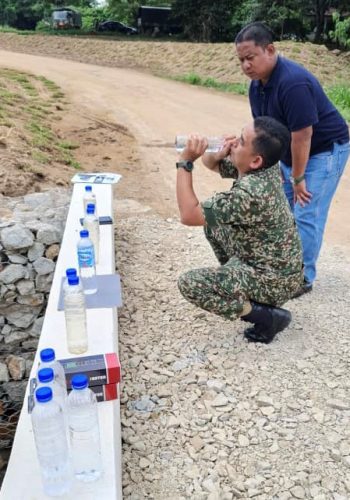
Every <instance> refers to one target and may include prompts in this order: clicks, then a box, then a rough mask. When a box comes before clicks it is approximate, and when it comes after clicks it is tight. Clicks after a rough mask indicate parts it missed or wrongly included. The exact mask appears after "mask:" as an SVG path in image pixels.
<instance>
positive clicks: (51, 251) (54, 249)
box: [45, 243, 60, 261]
mask: <svg viewBox="0 0 350 500" xmlns="http://www.w3.org/2000/svg"><path fill="white" fill-rule="evenodd" d="M59 253H60V246H59V245H58V244H57V243H55V244H54V245H50V246H49V247H48V248H47V249H46V250H45V257H47V258H48V259H49V260H54V261H56V260H57V257H58V254H59Z"/></svg>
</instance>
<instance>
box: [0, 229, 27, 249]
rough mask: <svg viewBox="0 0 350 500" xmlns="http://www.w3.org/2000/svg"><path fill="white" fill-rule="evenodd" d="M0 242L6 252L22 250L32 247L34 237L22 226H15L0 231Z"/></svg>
mask: <svg viewBox="0 0 350 500" xmlns="http://www.w3.org/2000/svg"><path fill="white" fill-rule="evenodd" d="M0 240H1V243H2V244H3V246H4V248H6V250H24V249H27V248H29V247H31V246H32V245H33V242H34V235H33V233H32V232H31V231H30V230H29V229H27V228H26V227H24V226H23V225H22V224H15V225H14V226H10V227H5V229H3V230H2V231H1V233H0Z"/></svg>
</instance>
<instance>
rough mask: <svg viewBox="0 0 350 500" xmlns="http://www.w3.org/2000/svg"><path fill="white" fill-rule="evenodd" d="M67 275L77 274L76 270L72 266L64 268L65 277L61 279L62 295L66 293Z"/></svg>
mask: <svg viewBox="0 0 350 500" xmlns="http://www.w3.org/2000/svg"><path fill="white" fill-rule="evenodd" d="M69 276H77V270H76V269H75V268H74V267H69V268H68V269H66V277H65V279H64V281H63V285H62V288H63V295H64V294H65V293H66V290H67V288H68V278H69Z"/></svg>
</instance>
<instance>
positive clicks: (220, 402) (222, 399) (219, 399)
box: [211, 394, 229, 408]
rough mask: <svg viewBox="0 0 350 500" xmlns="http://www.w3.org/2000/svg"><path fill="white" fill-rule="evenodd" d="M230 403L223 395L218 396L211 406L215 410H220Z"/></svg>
mask: <svg viewBox="0 0 350 500" xmlns="http://www.w3.org/2000/svg"><path fill="white" fill-rule="evenodd" d="M228 402H229V401H228V399H227V397H226V396H224V395H223V394H218V395H217V396H216V398H215V399H213V401H212V402H211V406H213V407H214V408H218V407H221V406H226V405H227V403H228Z"/></svg>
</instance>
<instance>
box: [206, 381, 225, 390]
mask: <svg viewBox="0 0 350 500" xmlns="http://www.w3.org/2000/svg"><path fill="white" fill-rule="evenodd" d="M207 386H208V389H211V390H213V391H215V392H222V391H223V390H224V389H225V387H226V383H225V382H223V381H222V380H214V379H210V380H208V381H207Z"/></svg>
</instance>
